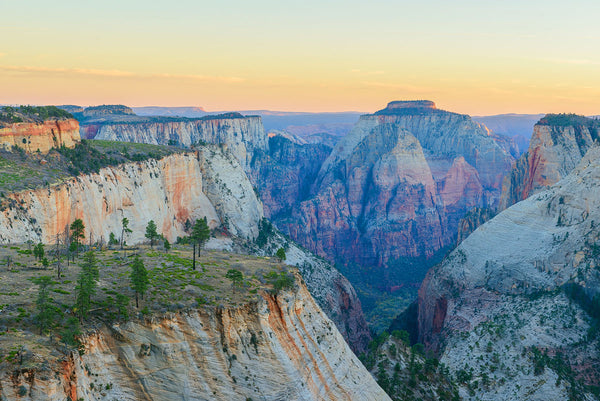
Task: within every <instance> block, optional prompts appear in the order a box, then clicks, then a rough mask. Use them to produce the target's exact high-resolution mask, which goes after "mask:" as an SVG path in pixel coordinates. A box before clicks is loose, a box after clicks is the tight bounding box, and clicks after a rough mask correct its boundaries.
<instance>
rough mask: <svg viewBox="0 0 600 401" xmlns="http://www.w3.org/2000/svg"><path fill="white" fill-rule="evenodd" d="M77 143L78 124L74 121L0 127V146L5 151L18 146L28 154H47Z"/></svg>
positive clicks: (16, 124)
mask: <svg viewBox="0 0 600 401" xmlns="http://www.w3.org/2000/svg"><path fill="white" fill-rule="evenodd" d="M79 141H80V136H79V122H77V120H74V119H67V120H46V121H44V122H43V123H29V122H26V123H14V124H9V125H7V126H3V127H0V146H2V147H4V148H6V149H7V150H10V149H12V147H13V146H18V147H20V148H22V149H24V150H25V151H26V152H29V153H33V152H37V151H40V152H42V153H47V152H49V151H50V149H52V148H59V147H61V146H66V147H68V148H72V147H74V146H75V144H77V143H78V142H79Z"/></svg>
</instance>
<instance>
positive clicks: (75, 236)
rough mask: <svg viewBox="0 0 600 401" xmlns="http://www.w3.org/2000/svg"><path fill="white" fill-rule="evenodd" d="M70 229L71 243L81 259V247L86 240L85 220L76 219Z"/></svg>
mask: <svg viewBox="0 0 600 401" xmlns="http://www.w3.org/2000/svg"><path fill="white" fill-rule="evenodd" d="M70 229H71V241H72V244H75V245H74V247H73V248H74V250H75V254H76V256H78V257H79V247H80V246H81V244H82V241H83V239H84V238H85V232H84V231H85V226H84V225H83V220H81V219H76V220H75V221H73V223H71V226H70Z"/></svg>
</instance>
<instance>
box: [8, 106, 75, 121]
mask: <svg viewBox="0 0 600 401" xmlns="http://www.w3.org/2000/svg"><path fill="white" fill-rule="evenodd" d="M19 115H23V116H25V117H27V118H32V119H35V120H47V119H49V118H73V115H72V114H71V113H69V112H67V111H65V110H62V109H59V108H58V107H56V106H19V107H11V106H4V107H3V108H2V109H0V121H3V122H22V121H23V119H22V118H21V117H20V116H19Z"/></svg>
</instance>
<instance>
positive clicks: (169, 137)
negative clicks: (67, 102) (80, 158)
mask: <svg viewBox="0 0 600 401" xmlns="http://www.w3.org/2000/svg"><path fill="white" fill-rule="evenodd" d="M82 133H83V136H84V137H85V138H90V139H106V140H111V141H124V142H139V143H150V144H155V145H168V144H177V145H181V146H185V147H189V146H191V145H195V144H198V143H211V144H224V145H226V146H227V147H228V149H229V150H230V151H231V152H232V153H233V154H234V155H235V157H236V158H237V159H238V161H239V162H240V164H241V165H242V167H243V168H244V170H245V171H249V166H250V164H251V162H252V159H253V157H254V155H255V154H256V153H259V152H266V151H267V149H268V137H267V135H266V134H265V131H264V128H263V125H262V121H261V118H260V117H258V116H246V117H244V116H242V115H238V114H236V115H232V116H229V117H224V118H212V117H211V118H203V119H184V120H175V121H168V120H167V121H164V122H161V121H147V122H144V121H139V122H130V123H111V122H103V123H93V122H91V123H89V124H84V125H82Z"/></svg>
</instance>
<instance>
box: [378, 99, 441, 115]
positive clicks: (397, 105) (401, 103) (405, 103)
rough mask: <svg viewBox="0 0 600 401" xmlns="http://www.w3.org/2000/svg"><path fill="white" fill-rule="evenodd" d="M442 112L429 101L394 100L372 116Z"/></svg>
mask: <svg viewBox="0 0 600 401" xmlns="http://www.w3.org/2000/svg"><path fill="white" fill-rule="evenodd" d="M438 111H440V112H443V110H440V109H438V108H437V107H436V106H435V103H434V102H432V101H431V100H394V101H393V102H389V103H388V104H387V107H386V108H385V109H382V110H379V111H377V112H375V113H374V114H375V115H377V116H380V115H404V114H420V113H431V112H438Z"/></svg>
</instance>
